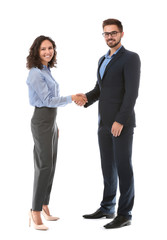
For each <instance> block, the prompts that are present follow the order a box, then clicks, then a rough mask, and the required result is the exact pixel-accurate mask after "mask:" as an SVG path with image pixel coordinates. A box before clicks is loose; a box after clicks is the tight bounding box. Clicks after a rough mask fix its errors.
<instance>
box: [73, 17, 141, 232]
mask: <svg viewBox="0 0 167 240" xmlns="http://www.w3.org/2000/svg"><path fill="white" fill-rule="evenodd" d="M103 31H104V32H103V36H104V39H105V41H106V43H107V45H108V46H109V47H110V50H109V51H108V52H107V54H106V55H105V56H103V57H101V58H100V60H99V63H98V72H97V82H96V85H95V88H94V89H93V90H92V91H90V92H88V93H86V94H81V95H82V96H83V97H85V98H87V101H88V102H87V103H86V104H85V105H84V102H83V103H82V102H78V103H77V104H78V105H84V107H88V106H90V105H91V104H93V103H94V102H95V101H97V100H99V128H98V140H99V148H100V155H101V166H102V173H103V179H104V193H103V199H102V202H101V207H100V208H99V209H98V210H97V211H96V212H94V213H93V214H87V215H84V216H83V217H84V218H89V219H97V218H102V217H106V218H114V217H115V204H116V191H117V182H118V181H117V180H119V190H120V197H119V203H118V210H117V216H116V217H115V218H114V220H113V221H112V222H110V223H108V224H106V225H105V226H104V227H105V228H119V227H123V226H127V225H130V224H131V219H132V214H131V211H132V207H133V203H134V178H133V169H132V162H131V156H132V141H133V129H134V127H135V125H136V123H135V112H134V106H135V102H136V98H137V96H138V88H139V78H140V59H139V56H138V54H136V53H134V52H131V51H128V50H126V49H125V48H124V47H123V46H122V45H121V39H122V37H123V35H124V32H123V27H122V24H121V22H120V21H119V20H116V19H107V20H105V21H104V22H103Z"/></svg>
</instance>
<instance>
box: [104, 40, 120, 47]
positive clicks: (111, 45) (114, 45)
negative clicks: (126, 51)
mask: <svg viewBox="0 0 167 240" xmlns="http://www.w3.org/2000/svg"><path fill="white" fill-rule="evenodd" d="M111 40H112V39H111ZM120 41H121V39H120V40H119V41H118V42H116V43H114V44H113V43H111V44H108V42H107V45H108V46H109V47H110V48H114V47H116V46H117V45H118V44H119V43H120Z"/></svg>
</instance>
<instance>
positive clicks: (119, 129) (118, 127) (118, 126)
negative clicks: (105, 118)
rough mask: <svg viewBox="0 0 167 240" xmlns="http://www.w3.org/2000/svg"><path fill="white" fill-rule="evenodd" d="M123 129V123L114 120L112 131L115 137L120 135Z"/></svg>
mask: <svg viewBox="0 0 167 240" xmlns="http://www.w3.org/2000/svg"><path fill="white" fill-rule="evenodd" d="M122 129H123V125H122V124H120V123H118V122H114V123H113V125H112V128H111V133H112V135H113V136H114V137H119V136H120V134H121V132H122Z"/></svg>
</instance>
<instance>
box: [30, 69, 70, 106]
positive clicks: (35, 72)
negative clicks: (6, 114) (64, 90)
mask: <svg viewBox="0 0 167 240" xmlns="http://www.w3.org/2000/svg"><path fill="white" fill-rule="evenodd" d="M26 83H27V85H28V89H29V101H30V104H31V105H32V106H35V107H50V108H56V107H60V106H65V105H66V104H68V103H71V102H72V99H71V96H67V97H60V94H59V84H58V83H57V82H56V81H55V80H54V78H53V77H52V75H51V72H50V69H49V68H48V67H46V66H45V65H43V69H39V68H31V69H30V71H29V75H28V78H27V81H26Z"/></svg>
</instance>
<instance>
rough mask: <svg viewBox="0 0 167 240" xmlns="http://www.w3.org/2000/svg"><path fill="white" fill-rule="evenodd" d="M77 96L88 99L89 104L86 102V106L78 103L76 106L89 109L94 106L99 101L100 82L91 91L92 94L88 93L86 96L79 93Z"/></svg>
mask: <svg viewBox="0 0 167 240" xmlns="http://www.w3.org/2000/svg"><path fill="white" fill-rule="evenodd" d="M77 95H78V96H82V97H85V98H87V102H86V104H82V103H81V102H76V104H78V105H79V106H83V105H84V107H85V108H87V107H89V106H90V105H92V104H93V103H94V102H96V101H97V100H98V99H99V96H100V89H99V84H98V82H97V83H96V85H95V87H94V89H93V90H91V91H90V92H87V93H85V94H83V93H78V94H77Z"/></svg>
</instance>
